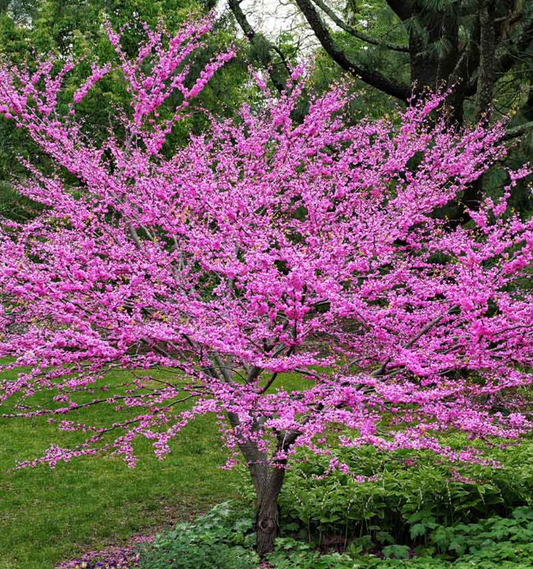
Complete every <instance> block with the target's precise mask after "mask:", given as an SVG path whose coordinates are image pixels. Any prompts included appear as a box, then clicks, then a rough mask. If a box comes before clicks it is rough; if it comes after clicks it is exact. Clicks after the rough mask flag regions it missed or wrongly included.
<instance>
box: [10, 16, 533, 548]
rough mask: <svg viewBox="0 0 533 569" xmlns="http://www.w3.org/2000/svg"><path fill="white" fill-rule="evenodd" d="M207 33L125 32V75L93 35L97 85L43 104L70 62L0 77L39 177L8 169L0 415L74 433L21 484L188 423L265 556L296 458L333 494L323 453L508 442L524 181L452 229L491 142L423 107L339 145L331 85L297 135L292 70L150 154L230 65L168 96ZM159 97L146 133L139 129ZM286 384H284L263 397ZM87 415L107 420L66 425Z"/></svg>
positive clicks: (519, 372)
mask: <svg viewBox="0 0 533 569" xmlns="http://www.w3.org/2000/svg"><path fill="white" fill-rule="evenodd" d="M211 25H212V21H211V20H210V19H207V20H203V21H197V22H191V23H190V24H188V25H186V26H185V27H184V28H183V29H182V30H181V31H180V32H179V33H178V34H177V35H175V36H172V35H170V34H168V33H166V32H165V30H164V29H162V28H159V29H156V30H153V31H149V30H147V31H146V42H145V43H143V44H142V45H141V46H139V52H138V55H137V56H136V57H134V58H130V57H129V56H128V55H126V53H125V52H124V50H123V49H122V48H121V37H120V35H119V34H117V33H116V32H115V31H113V30H111V29H109V39H110V42H111V44H112V45H113V47H114V48H115V50H116V54H117V55H116V62H115V63H112V62H111V63H108V64H106V65H104V66H98V65H94V66H93V68H92V71H91V74H90V76H89V77H88V78H87V80H86V81H85V82H84V83H83V84H82V85H80V87H79V89H77V90H76V92H75V93H74V95H73V98H72V100H71V101H70V102H69V103H68V104H66V106H65V105H63V104H62V105H58V103H57V101H58V95H59V93H61V92H62V85H63V80H64V77H65V76H66V75H67V74H68V73H69V72H70V71H71V70H72V69H73V67H75V66H76V65H77V62H75V61H70V60H54V61H52V60H46V61H42V62H40V63H39V64H38V65H37V67H36V69H30V68H29V67H17V66H15V65H11V64H9V63H3V64H2V65H1V66H0V114H1V115H2V116H3V120H11V121H14V123H15V124H16V126H17V127H19V128H22V129H25V130H26V131H27V132H28V133H29V135H30V136H31V138H32V139H33V141H34V142H35V143H36V144H37V145H38V146H39V147H40V148H41V150H42V152H43V153H44V154H46V155H47V156H48V157H49V160H50V161H51V162H52V163H53V164H55V166H56V170H55V172H54V173H53V174H49V173H46V172H43V171H41V170H40V168H39V164H38V163H35V164H32V163H25V164H26V166H27V170H28V177H27V179H24V180H22V181H20V182H19V183H18V185H17V188H18V190H19V191H20V192H21V194H22V195H24V196H26V197H28V198H29V199H31V200H33V201H34V202H36V203H39V204H41V205H42V206H43V209H42V212H41V213H40V214H39V215H38V216H37V217H35V218H33V219H31V220H30V221H28V222H26V223H17V222H14V221H10V220H8V219H2V220H1V223H0V329H1V334H2V335H1V337H0V357H7V358H10V360H9V362H10V363H7V364H3V365H2V366H0V372H1V371H3V370H14V369H19V368H21V367H23V368H24V369H23V371H21V372H20V373H19V374H18V377H17V378H16V379H4V380H2V381H1V383H0V393H1V395H0V403H3V404H5V406H4V411H3V413H4V416H9V417H12V418H13V419H14V420H17V419H20V418H26V419H30V420H31V419H32V418H34V417H36V416H47V417H48V418H49V419H50V420H51V421H56V422H57V425H58V427H59V428H60V429H63V430H67V431H79V432H81V433H83V434H84V435H85V442H83V443H81V444H80V445H78V446H76V447H73V448H60V447H59V446H52V447H50V448H49V449H48V450H46V452H45V453H44V455H43V456H42V457H41V458H37V459H36V460H34V461H27V462H25V463H22V464H21V466H37V465H39V464H43V463H44V464H48V465H50V466H52V467H53V466H56V465H57V464H58V463H60V462H62V461H69V460H72V459H75V458H77V457H80V456H87V455H90V456H92V455H96V454H103V453H105V452H111V453H114V454H116V455H120V456H122V457H124V459H125V461H126V462H127V464H128V465H129V466H131V467H133V466H134V465H135V461H136V458H135V444H136V440H137V439H138V438H145V439H148V440H149V441H150V442H151V443H152V444H153V447H154V451H155V453H156V455H157V456H158V457H159V458H161V459H163V458H164V457H165V455H167V454H168V453H169V452H171V451H173V452H179V448H175V447H173V445H172V441H173V439H174V437H175V436H176V435H177V434H178V433H179V432H180V431H182V430H183V429H184V428H185V427H186V426H187V424H188V423H189V422H191V421H193V420H194V419H195V417H197V416H198V415H203V414H207V413H210V414H214V415H215V416H216V417H217V419H218V425H219V431H220V436H221V439H222V441H223V442H224V444H225V445H226V447H227V448H228V451H229V459H228V463H227V466H228V467H231V466H233V465H234V464H235V463H236V462H238V461H239V460H243V462H244V463H245V465H246V466H247V468H248V469H249V473H250V476H251V479H252V482H253V486H254V490H255V493H256V503H257V523H256V526H255V527H256V537H257V551H258V553H259V554H260V555H261V556H265V555H266V554H267V553H269V552H270V551H272V549H273V547H274V541H275V538H276V535H277V532H278V527H279V508H278V497H279V494H280V491H281V488H282V486H283V482H284V478H285V472H286V468H287V466H288V465H290V463H291V460H292V458H293V455H294V454H295V453H296V452H297V451H298V449H301V448H305V449H308V450H309V451H311V452H314V453H315V454H317V455H324V456H328V457H330V461H329V465H328V469H327V470H328V472H331V471H334V470H340V471H341V472H344V473H345V474H347V475H350V467H349V465H347V464H346V463H345V462H343V461H342V460H341V459H339V458H338V457H335V456H334V454H331V455H330V453H331V452H332V449H335V448H337V447H338V446H339V445H340V446H341V447H344V448H355V449H357V448H359V447H361V446H363V445H370V446H373V447H375V448H376V449H378V450H380V451H382V452H389V453H390V452H395V451H398V450H401V449H414V450H425V451H431V452H434V453H436V454H438V455H440V456H442V457H444V458H445V459H446V460H449V461H452V462H465V461H466V462H471V463H477V464H485V465H488V466H490V465H492V466H497V465H496V463H495V462H494V461H492V460H491V459H490V458H485V457H484V455H483V446H484V445H486V446H490V444H491V442H492V441H494V440H496V439H497V440H498V441H502V440H507V441H516V440H518V439H520V438H521V437H523V436H524V435H526V434H528V433H529V432H530V431H531V428H532V426H533V423H532V421H531V406H530V398H529V392H528V388H529V386H530V385H531V383H532V382H533V374H532V373H531V365H532V363H533V337H532V324H531V323H532V322H533V295H532V293H531V291H530V290H527V289H526V288H525V287H524V286H523V284H522V283H523V281H524V279H525V277H526V275H527V268H528V265H529V264H530V263H531V258H532V252H533V221H531V220H523V219H520V218H519V217H518V216H517V215H516V214H515V213H513V212H512V211H510V209H509V208H508V207H507V202H508V199H509V197H510V192H511V189H512V188H513V187H514V185H515V184H516V183H517V181H518V180H519V179H520V178H523V177H524V176H525V175H526V174H527V172H528V171H527V169H522V170H519V171H509V172H508V176H509V180H508V183H507V184H506V186H505V187H504V188H502V192H501V197H500V198H497V199H489V198H487V199H483V200H481V201H480V203H478V204H477V206H476V207H474V206H472V207H471V208H470V209H469V211H468V212H467V213H468V216H469V217H470V219H471V223H470V224H469V225H468V226H464V227H461V226H458V225H457V224H455V223H453V222H451V221H449V220H447V219H445V218H442V217H439V216H438V215H435V214H434V213H435V210H437V209H439V208H442V207H443V206H445V205H446V204H448V203H449V202H451V201H457V200H460V197H461V195H462V193H463V192H464V191H466V190H467V189H468V188H469V187H471V184H473V183H475V181H476V180H477V179H478V178H479V177H480V176H481V175H482V174H483V173H484V172H485V171H486V170H487V169H488V168H489V167H490V166H491V165H492V164H493V163H494V162H495V161H497V160H499V159H500V158H502V157H503V156H504V155H505V153H506V149H505V147H504V145H503V144H502V142H501V138H502V136H503V132H504V129H503V126H502V125H501V124H497V125H495V126H492V127H489V126H488V125H486V124H479V125H476V126H473V127H465V128H464V129H460V130H450V129H449V127H448V126H447V122H446V116H445V114H444V113H442V112H441V111H440V110H439V109H441V108H442V106H443V105H444V104H445V97H444V96H440V95H436V96H432V97H430V98H428V99H426V100H422V99H417V100H416V101H413V102H412V104H410V105H409V106H408V107H407V108H406V109H405V110H404V111H402V112H401V113H399V116H398V117H396V118H394V119H391V118H387V117H386V118H383V119H382V120H378V121H374V122H371V121H361V122H359V123H357V124H352V123H351V121H350V118H349V117H348V116H347V113H346V109H347V108H348V106H349V102H350V95H349V94H348V90H347V89H346V88H344V87H343V86H342V85H337V86H335V87H334V88H333V89H331V90H330V91H329V92H327V93H326V94H324V95H322V96H313V94H312V92H310V93H308V94H309V95H310V99H311V102H310V105H309V109H308V112H307V114H306V116H305V117H304V118H303V119H302V120H301V121H296V119H295V112H294V111H295V109H296V107H297V105H298V102H299V99H300V95H301V93H302V91H303V90H304V89H307V88H309V89H311V86H310V85H308V81H307V72H306V70H305V67H297V68H295V69H294V70H292V74H291V78H290V81H289V82H288V84H287V89H286V90H285V91H284V92H283V93H282V94H281V95H280V96H279V97H278V96H276V95H275V94H274V93H273V92H272V91H271V90H269V88H268V86H266V85H265V84H264V82H263V80H262V78H261V77H256V78H255V81H256V83H257V93H258V96H257V97H256V98H254V100H253V103H251V104H249V105H244V106H243V107H242V108H241V110H240V113H239V116H238V118H236V119H235V120H228V119H219V118H217V117H216V116H209V117H208V118H209V120H210V128H209V129H208V131H207V132H206V133H205V134H203V135H201V136H191V137H190V139H189V141H188V143H187V144H186V145H184V146H183V147H181V148H171V149H169V148H167V147H166V146H165V145H166V144H167V141H168V135H169V133H171V132H172V130H173V128H174V127H175V125H176V124H177V123H178V122H179V121H180V120H181V119H182V118H183V117H184V116H187V114H189V113H197V112H202V110H201V109H195V108H194V106H193V105H194V99H195V98H196V96H197V95H198V94H199V93H200V92H201V91H202V89H203V88H204V87H205V85H206V84H207V82H208V81H209V80H210V79H211V77H212V76H213V75H214V74H215V73H216V71H217V70H218V69H219V68H220V67H221V66H222V65H223V64H224V63H225V62H226V61H228V60H229V59H231V58H232V57H233V55H234V51H233V50H232V49H231V48H230V49H229V50H228V51H227V52H222V53H219V54H218V55H215V56H214V58H213V59H212V61H211V62H209V63H208V64H207V65H206V66H205V68H204V70H203V71H202V72H201V73H200V74H199V75H197V76H191V71H190V70H191V68H192V67H191V65H190V63H191V61H192V59H193V58H194V57H195V54H198V53H200V52H201V50H202V45H203V42H204V40H203V39H202V38H205V36H206V34H208V33H209V30H210V29H211ZM110 73H111V74H114V77H116V80H117V81H123V82H124V84H125V89H126V90H127V92H128V93H129V95H130V101H129V106H128V105H126V106H125V108H123V109H116V110H115V114H114V117H115V120H114V121H113V124H112V125H111V126H110V130H109V133H108V135H107V137H105V139H104V140H101V139H100V138H99V139H98V140H94V139H91V138H90V137H89V135H87V134H86V133H84V129H83V128H82V127H83V124H82V123H83V121H82V120H81V119H80V118H79V114H78V111H77V109H78V105H79V104H80V103H81V101H82V100H84V99H85V98H86V97H90V96H91V90H92V89H93V86H94V85H95V84H96V83H97V82H98V81H99V80H100V79H101V78H102V77H103V76H104V75H106V74H110ZM251 79H254V78H252V77H251ZM172 93H174V94H175V96H176V99H175V100H176V109H175V113H174V114H173V115H172V116H171V117H170V118H169V117H168V116H167V115H166V114H165V115H164V116H162V115H160V114H159V110H160V108H161V105H162V104H163V102H164V101H165V100H167V99H168V98H169V97H170V96H171V94H172ZM47 172H49V170H47ZM118 368H121V369H125V370H129V371H130V372H131V380H130V381H129V382H127V383H126V384H125V385H123V386H122V387H121V389H118V390H117V389H114V387H113V386H112V385H111V384H109V382H108V380H107V379H106V378H107V374H108V372H109V371H110V370H114V369H118ZM153 370H158V373H154V371H153ZM286 372H290V373H292V374H296V375H298V376H300V377H301V378H302V382H304V383H305V387H304V388H303V389H298V390H291V389H284V388H283V387H282V385H281V384H280V378H281V377H282V376H283V374H284V373H286ZM161 374H163V375H164V378H161ZM40 392H46V393H47V394H48V395H49V396H48V397H47V398H46V399H44V401H46V402H45V403H44V404H41V405H37V404H36V400H35V398H34V395H35V394H36V393H40ZM185 402H188V403H189V404H190V407H188V408H187V409H185V410H179V411H178V410H177V409H178V408H177V405H178V404H180V403H185ZM94 405H108V406H111V407H112V408H113V409H114V410H115V411H116V416H115V419H114V420H113V421H111V422H109V423H106V424H82V423H81V422H79V421H78V419H77V411H78V410H80V409H83V408H86V407H87V406H94ZM450 430H452V431H460V432H462V433H463V434H464V435H465V443H464V444H463V445H462V446H461V447H460V448H452V447H451V446H450V445H447V444H446V443H445V441H444V440H443V439H442V437H441V435H442V434H443V433H445V432H447V431H450ZM475 440H477V441H478V443H477V444H475V443H474V441H475Z"/></svg>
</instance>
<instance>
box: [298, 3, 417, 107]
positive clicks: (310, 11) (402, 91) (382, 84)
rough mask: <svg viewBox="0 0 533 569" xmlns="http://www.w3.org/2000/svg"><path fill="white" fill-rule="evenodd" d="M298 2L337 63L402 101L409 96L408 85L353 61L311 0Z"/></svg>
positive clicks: (322, 43)
mask: <svg viewBox="0 0 533 569" xmlns="http://www.w3.org/2000/svg"><path fill="white" fill-rule="evenodd" d="M296 4H297V5H298V7H299V8H300V10H301V12H302V14H303V16H304V17H305V19H306V20H307V23H308V24H309V26H310V27H311V29H312V30H313V32H314V33H315V36H316V37H317V39H318V40H319V42H320V43H321V45H322V47H323V48H324V50H325V51H326V52H327V53H328V55H329V56H330V57H331V58H332V59H333V61H335V63H337V65H339V66H340V67H341V68H342V69H344V70H345V71H347V72H348V73H351V74H352V75H354V76H357V77H359V78H360V79H361V80H362V81H364V82H365V83H367V84H368V85H371V86H372V87H375V88H376V89H379V90H380V91H382V92H383V93H386V94H387V95H392V96H393V97H396V98H397V99H400V100H401V101H406V100H407V99H408V98H409V96H410V94H411V89H410V87H409V86H408V85H404V84H402V83H397V82H396V81H392V80H390V79H388V78H386V77H385V76H384V75H382V74H381V73H379V72H377V71H373V70H370V69H368V68H367V67H363V66H362V65H358V64H357V63H355V62H353V61H351V60H350V59H349V58H348V57H347V55H346V53H345V52H344V51H343V50H341V49H340V48H339V47H338V46H337V45H336V44H335V42H334V41H333V38H332V37H331V34H330V32H329V30H328V28H327V27H326V25H325V24H324V22H323V21H322V19H321V18H320V16H319V14H318V12H317V11H316V9H315V7H314V6H313V4H312V3H311V0H296Z"/></svg>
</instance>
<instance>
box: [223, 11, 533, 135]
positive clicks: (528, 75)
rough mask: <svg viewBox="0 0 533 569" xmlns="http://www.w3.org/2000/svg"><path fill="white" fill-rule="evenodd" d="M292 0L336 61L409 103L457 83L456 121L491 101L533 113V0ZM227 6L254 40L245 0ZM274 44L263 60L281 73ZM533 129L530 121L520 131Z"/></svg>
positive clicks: (476, 113)
mask: <svg viewBox="0 0 533 569" xmlns="http://www.w3.org/2000/svg"><path fill="white" fill-rule="evenodd" d="M294 1H295V4H296V6H297V7H298V11H299V14H300V16H301V18H302V22H303V23H304V24H305V26H306V27H307V29H308V30H310V31H312V33H313V34H314V37H315V40H316V43H317V44H319V45H320V46H321V47H322V48H323V50H324V52H325V53H327V54H328V56H329V57H330V58H331V60H332V61H333V62H335V64H336V65H337V66H338V67H340V68H341V69H342V70H343V71H344V72H346V73H348V74H350V75H352V76H354V77H356V78H357V79H359V80H360V81H362V82H364V83H365V84H367V85H368V86H370V87H372V88H374V89H376V90H377V91H379V92H381V93H384V94H385V95H387V96H390V97H393V98H395V99H398V100H400V101H403V102H406V101H407V100H408V99H409V97H410V96H411V94H412V93H413V92H414V93H420V92H423V91H424V90H426V89H428V88H429V89H431V90H436V89H439V88H441V87H442V86H446V87H454V95H453V107H454V119H455V121H457V122H458V123H461V122H463V120H464V119H465V116H468V115H469V114H470V116H474V117H476V118H478V119H479V118H480V117H481V116H482V115H484V114H485V113H486V112H487V111H488V110H489V109H490V106H491V105H492V104H494V103H498V106H499V105H500V104H501V105H502V106H503V110H504V111H505V112H508V111H509V110H510V109H511V108H515V107H516V108H520V109H522V111H523V114H524V116H527V117H528V118H531V117H533V109H532V108H531V105H532V104H533V91H532V90H531V89H529V93H528V86H531V85H533V81H532V79H533V63H531V62H530V61H529V60H528V56H531V55H532V54H533V5H532V4H531V3H530V2H525V1H524V0H498V1H496V0H368V1H367V2H362V1H353V0H352V1H350V0H347V1H344V0H343V1H341V2H332V1H330V0H328V1H326V0H294ZM228 5H229V8H230V9H231V11H232V12H233V14H234V15H235V18H236V20H237V22H238V23H239V25H240V26H241V28H242V29H243V31H244V33H245V35H246V36H247V37H248V38H249V39H251V40H252V41H257V39H256V38H257V37H259V36H260V33H259V32H260V30H254V29H253V28H252V25H251V23H250V18H249V17H248V16H247V14H246V13H245V11H244V10H243V8H242V6H241V2H240V1H239V0H228ZM263 41H264V38H263ZM275 46H276V42H275V41H271V42H270V48H271V56H270V58H264V62H265V63H271V64H272V63H274V65H273V66H272V69H273V70H277V71H276V73H277V74H278V75H279V69H280V66H279V65H276V57H275V56H276V53H277V52H278V49H277V47H275ZM278 63H279V62H278ZM274 83H275V84H279V79H276V80H274ZM517 87H518V88H517ZM528 95H529V96H528ZM467 103H468V104H469V105H468V104H467ZM465 104H467V106H470V108H468V109H465ZM531 127H533V123H531V124H528V125H527V127H523V128H521V129H520V132H522V131H524V130H525V129H526V128H531ZM515 134H517V132H512V133H511V135H515Z"/></svg>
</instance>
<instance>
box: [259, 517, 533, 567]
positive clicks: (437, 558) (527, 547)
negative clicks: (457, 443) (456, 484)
mask: <svg viewBox="0 0 533 569" xmlns="http://www.w3.org/2000/svg"><path fill="white" fill-rule="evenodd" d="M367 545H370V546H372V547H373V548H374V549H376V548H379V551H376V553H375V554H373V555H371V554H365V553H361V551H360V541H358V540H355V541H354V542H352V543H351V544H350V545H349V547H348V548H347V550H346V552H345V553H343V554H340V553H332V554H330V553H328V554H325V555H320V553H319V552H318V551H317V550H316V549H314V548H313V547H312V546H310V545H308V544H304V543H302V542H299V541H296V540H294V539H288V538H285V539H279V540H277V542H276V551H275V553H273V554H272V555H271V556H270V557H269V561H270V562H271V563H272V565H273V566H274V567H275V568H276V569H315V568H318V569H330V568H332V569H333V568H334V569H393V568H397V569H472V568H479V569H480V568H483V569H497V568H498V569H499V568H507V569H525V568H528V569H531V567H533V508H529V507H522V508H517V509H515V510H514V511H513V513H512V516H511V517H510V518H502V517H499V516H494V517H491V518H487V519H485V520H479V521H478V522H477V523H472V524H464V523H459V524H454V525H453V526H450V527H445V526H437V527H436V528H435V529H434V530H432V531H431V532H429V533H428V536H427V544H426V545H424V546H418V547H416V548H412V547H410V546H408V545H398V544H389V545H385V546H380V544H379V543H367Z"/></svg>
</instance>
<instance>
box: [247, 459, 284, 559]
mask: <svg viewBox="0 0 533 569" xmlns="http://www.w3.org/2000/svg"><path fill="white" fill-rule="evenodd" d="M266 469H267V471H266V476H264V477H263V478H261V481H260V482H259V485H257V483H256V481H255V480H254V485H255V486H256V491H257V525H256V547H257V553H258V554H259V557H261V558H263V557H264V556H265V555H266V554H268V553H270V552H271V551H272V550H273V549H274V540H275V539H276V537H277V536H278V530H279V505H278V496H279V493H280V491H281V487H282V485H283V479H284V478H285V470H284V469H283V468H272V467H268V466H267V467H266ZM253 479H254V478H253V474H252V480H253Z"/></svg>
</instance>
